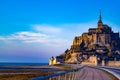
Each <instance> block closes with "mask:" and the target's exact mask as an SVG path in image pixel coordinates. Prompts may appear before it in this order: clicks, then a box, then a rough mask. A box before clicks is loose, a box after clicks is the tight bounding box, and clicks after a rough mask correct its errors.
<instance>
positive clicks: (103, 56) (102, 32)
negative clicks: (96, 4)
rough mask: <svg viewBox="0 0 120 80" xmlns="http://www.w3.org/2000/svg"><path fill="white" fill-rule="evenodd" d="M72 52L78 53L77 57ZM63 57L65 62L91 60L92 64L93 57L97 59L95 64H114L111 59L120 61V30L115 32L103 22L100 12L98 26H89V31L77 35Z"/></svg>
mask: <svg viewBox="0 0 120 80" xmlns="http://www.w3.org/2000/svg"><path fill="white" fill-rule="evenodd" d="M72 54H76V55H75V56H76V58H75V56H74V58H72V57H73V56H72ZM92 56H95V57H92ZM63 57H64V62H67V63H70V62H71V61H72V63H74V62H73V61H75V62H77V63H78V62H79V63H84V64H86V63H87V62H86V61H89V62H91V63H90V64H94V63H93V62H92V61H91V59H93V60H96V59H97V63H96V61H95V65H96V64H97V65H102V64H104V65H108V64H112V62H110V61H114V60H115V61H118V62H120V37H119V32H118V33H115V32H113V31H112V28H111V27H110V26H108V25H107V24H103V22H102V16H101V12H100V15H99V20H98V23H97V28H89V29H88V32H85V33H83V34H82V35H81V36H76V37H75V38H74V40H73V44H72V45H71V47H70V49H69V50H66V51H65V53H64V55H63ZM73 59H74V60H73ZM76 60H77V61H76ZM85 62H86V63H85Z"/></svg>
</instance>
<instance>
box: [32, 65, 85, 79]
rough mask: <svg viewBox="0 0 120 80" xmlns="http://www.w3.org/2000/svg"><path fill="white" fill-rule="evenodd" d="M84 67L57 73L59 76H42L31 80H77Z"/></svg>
mask: <svg viewBox="0 0 120 80" xmlns="http://www.w3.org/2000/svg"><path fill="white" fill-rule="evenodd" d="M83 67H84V66H81V67H79V68H77V69H73V70H69V71H65V72H61V73H57V74H51V75H47V76H40V77H36V78H32V79H30V80H75V79H76V76H77V74H79V71H80V69H82V68H83Z"/></svg>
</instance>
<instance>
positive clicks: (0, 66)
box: [0, 63, 48, 70]
mask: <svg viewBox="0 0 120 80" xmlns="http://www.w3.org/2000/svg"><path fill="white" fill-rule="evenodd" d="M47 65H48V63H0V70H39V69H40V70H41V68H32V66H47ZM21 66H31V67H30V68H29V67H28V68H25V67H21Z"/></svg>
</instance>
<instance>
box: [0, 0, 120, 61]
mask: <svg viewBox="0 0 120 80" xmlns="http://www.w3.org/2000/svg"><path fill="white" fill-rule="evenodd" d="M119 3H120V1H119V0H111V1H110V0H0V62H43V63H44V62H48V59H49V58H50V57H51V56H56V55H59V54H61V53H63V52H64V51H65V50H66V49H67V48H70V45H71V44H72V40H73V38H74V37H75V36H80V35H81V34H82V33H83V32H87V29H88V28H90V27H97V21H98V17H99V10H100V9H101V11H102V20H103V23H105V24H108V25H110V26H111V27H112V28H113V30H114V31H115V32H119V31H120V27H119V26H120V22H119V19H120V15H119V14H120V8H119Z"/></svg>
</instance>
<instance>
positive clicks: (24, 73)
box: [0, 70, 53, 80]
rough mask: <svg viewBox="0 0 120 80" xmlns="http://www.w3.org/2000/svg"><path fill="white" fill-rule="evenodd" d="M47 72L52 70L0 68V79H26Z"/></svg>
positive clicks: (43, 74)
mask: <svg viewBox="0 0 120 80" xmlns="http://www.w3.org/2000/svg"><path fill="white" fill-rule="evenodd" d="M6 73H7V74H6ZM11 73H12V74H11ZM17 73H19V74H17ZM49 74H53V72H51V71H40V70H0V80H28V79H30V78H33V77H38V76H45V75H49Z"/></svg>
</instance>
